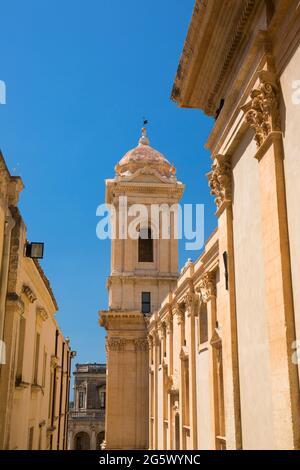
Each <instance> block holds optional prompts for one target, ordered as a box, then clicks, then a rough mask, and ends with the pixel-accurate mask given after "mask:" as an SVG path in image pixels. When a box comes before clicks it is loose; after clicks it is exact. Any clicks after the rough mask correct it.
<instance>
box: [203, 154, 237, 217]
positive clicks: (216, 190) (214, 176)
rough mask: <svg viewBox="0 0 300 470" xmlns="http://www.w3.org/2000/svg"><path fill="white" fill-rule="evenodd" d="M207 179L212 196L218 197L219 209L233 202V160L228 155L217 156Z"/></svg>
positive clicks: (216, 200) (216, 201)
mask: <svg viewBox="0 0 300 470" xmlns="http://www.w3.org/2000/svg"><path fill="white" fill-rule="evenodd" d="M207 177H208V184H209V187H210V189H211V195H212V196H216V199H215V203H216V205H217V207H218V209H219V207H221V205H222V204H223V203H224V202H231V195H232V194H231V186H232V185H231V158H230V157H229V156H228V155H217V156H216V157H215V160H214V163H213V165H212V171H211V172H210V173H208V174H207Z"/></svg>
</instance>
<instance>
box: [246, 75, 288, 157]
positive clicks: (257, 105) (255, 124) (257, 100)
mask: <svg viewBox="0 0 300 470" xmlns="http://www.w3.org/2000/svg"><path fill="white" fill-rule="evenodd" d="M242 110H243V111H244V113H245V120H246V122H247V123H248V124H249V125H250V127H251V129H253V130H254V133H255V137H254V138H255V141H256V144H257V147H258V148H260V147H261V146H262V144H263V143H264V141H265V140H266V138H267V137H268V135H269V134H270V133H271V132H272V131H280V127H281V126H280V110H279V87H278V85H277V83H276V81H275V79H274V77H273V76H272V75H271V74H270V73H268V72H266V71H263V72H261V74H260V77H259V85H258V87H257V88H254V89H253V90H252V91H251V93H250V102H248V103H247V104H246V105H245V106H243V107H242Z"/></svg>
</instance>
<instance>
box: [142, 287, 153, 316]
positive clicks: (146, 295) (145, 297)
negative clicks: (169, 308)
mask: <svg viewBox="0 0 300 470" xmlns="http://www.w3.org/2000/svg"><path fill="white" fill-rule="evenodd" d="M150 312H151V294H150V292H142V313H150Z"/></svg>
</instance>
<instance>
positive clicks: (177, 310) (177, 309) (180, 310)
mask: <svg viewBox="0 0 300 470" xmlns="http://www.w3.org/2000/svg"><path fill="white" fill-rule="evenodd" d="M173 312H174V315H176V317H177V323H178V325H181V324H182V323H183V322H184V315H185V312H184V307H183V305H182V304H178V303H176V304H175V305H174V310H173Z"/></svg>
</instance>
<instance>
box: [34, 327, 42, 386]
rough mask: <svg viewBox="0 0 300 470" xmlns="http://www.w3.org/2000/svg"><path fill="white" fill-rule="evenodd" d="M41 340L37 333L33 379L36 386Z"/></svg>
mask: <svg viewBox="0 0 300 470" xmlns="http://www.w3.org/2000/svg"><path fill="white" fill-rule="evenodd" d="M40 338H41V335H40V334H39V333H37V334H36V339H35V357H34V377H33V382H34V383H35V384H37V383H38V373H39V358H40Z"/></svg>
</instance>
